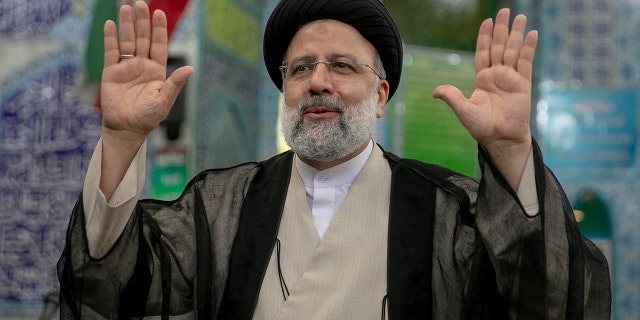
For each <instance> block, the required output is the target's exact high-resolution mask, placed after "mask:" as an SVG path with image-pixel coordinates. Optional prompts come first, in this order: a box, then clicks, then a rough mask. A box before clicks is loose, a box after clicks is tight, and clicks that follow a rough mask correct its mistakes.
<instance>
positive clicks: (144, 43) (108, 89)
mask: <svg viewBox="0 0 640 320" xmlns="http://www.w3.org/2000/svg"><path fill="white" fill-rule="evenodd" d="M134 10H135V12H134ZM119 19H120V28H119V30H117V29H116V24H115V23H114V22H113V21H107V22H106V23H105V25H104V48H105V52H104V69H103V73H102V83H101V88H100V91H101V97H100V99H101V107H102V142H103V146H102V174H101V179H100V189H101V190H102V192H103V193H104V195H105V197H106V198H107V199H109V198H110V197H111V195H112V193H113V191H114V190H115V189H116V187H117V186H118V184H119V183H120V181H121V180H122V177H123V176H124V174H125V173H126V170H127V168H128V167H129V164H130V163H131V161H132V160H133V158H134V156H135V154H136V152H137V151H138V149H139V148H140V146H141V145H142V143H143V142H144V140H145V139H146V137H147V135H148V134H149V132H151V130H153V129H154V128H155V127H157V126H158V125H159V124H160V122H161V121H162V120H163V119H164V118H165V116H166V115H167V113H169V111H170V110H171V107H172V106H173V103H174V102H175V100H176V97H177V96H178V94H179V93H180V90H182V88H183V87H184V85H185V83H186V81H187V79H188V78H189V77H190V76H191V75H192V74H193V72H194V70H193V68H192V67H189V66H187V67H182V68H179V69H177V70H176V71H174V72H173V73H172V74H171V75H170V76H169V77H168V78H167V77H166V68H167V58H168V51H169V49H168V37H167V18H166V16H165V14H164V12H162V11H159V10H158V11H156V12H154V13H153V15H152V16H151V15H150V13H149V7H148V6H147V4H146V3H145V2H144V1H137V2H136V3H135V5H134V7H133V8H132V7H131V6H129V5H124V6H122V7H121V8H120V13H119ZM123 55H124V56H123ZM127 55H134V56H133V57H132V58H127ZM123 57H124V58H123Z"/></svg>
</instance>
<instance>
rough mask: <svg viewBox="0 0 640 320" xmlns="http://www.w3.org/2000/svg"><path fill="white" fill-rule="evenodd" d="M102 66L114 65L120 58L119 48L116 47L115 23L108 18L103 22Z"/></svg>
mask: <svg viewBox="0 0 640 320" xmlns="http://www.w3.org/2000/svg"><path fill="white" fill-rule="evenodd" d="M103 32H104V67H105V68H106V67H108V66H110V65H114V64H116V63H118V61H119V60H120V48H119V47H118V36H117V33H118V31H117V28H116V23H115V22H113V21H111V20H109V21H107V22H105V24H104V28H103Z"/></svg>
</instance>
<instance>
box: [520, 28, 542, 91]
mask: <svg viewBox="0 0 640 320" xmlns="http://www.w3.org/2000/svg"><path fill="white" fill-rule="evenodd" d="M537 45H538V31H536V30H532V31H529V33H527V37H526V38H525V39H524V46H523V47H522V52H521V53H520V58H519V59H518V65H517V67H516V69H517V70H518V73H519V74H521V75H522V76H523V77H525V78H527V79H529V80H531V74H532V72H533V57H534V55H535V53H536V46H537Z"/></svg>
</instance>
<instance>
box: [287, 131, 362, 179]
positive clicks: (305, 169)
mask: <svg viewBox="0 0 640 320" xmlns="http://www.w3.org/2000/svg"><path fill="white" fill-rule="evenodd" d="M372 150H373V141H372V140H369V144H367V147H366V148H365V149H364V150H362V152H360V153H359V154H358V155H357V156H355V157H353V158H352V159H350V160H348V161H346V162H344V163H341V164H339V165H337V166H334V167H331V168H329V169H325V170H318V169H316V168H314V167H312V166H310V165H308V164H306V163H304V162H302V160H300V158H299V157H298V156H297V155H296V157H295V161H296V167H297V168H298V173H299V174H300V177H301V178H302V182H303V183H304V185H305V187H323V188H324V187H327V188H329V187H337V186H340V185H343V184H346V183H352V182H353V180H355V179H356V176H357V175H358V173H360V170H362V168H363V167H364V164H365V163H366V162H367V159H369V156H370V155H371V151H372Z"/></svg>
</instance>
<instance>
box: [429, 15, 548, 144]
mask: <svg viewBox="0 0 640 320" xmlns="http://www.w3.org/2000/svg"><path fill="white" fill-rule="evenodd" d="M508 22H509V12H508V11H507V10H501V12H499V13H498V16H497V18H496V23H495V26H494V25H493V23H492V22H491V20H486V21H485V22H484V23H483V24H482V26H481V27H480V32H479V34H478V44H477V49H476V56H475V65H476V79H475V89H474V91H473V93H472V94H471V97H470V98H469V99H466V98H465V97H464V96H463V95H462V93H461V92H460V91H459V90H458V89H457V88H455V87H452V86H441V87H438V88H436V90H435V91H434V97H436V98H441V99H443V100H444V101H445V102H446V103H447V104H449V106H450V107H451V108H452V109H453V111H454V112H455V113H456V116H457V117H458V119H459V120H460V122H461V123H462V125H463V126H464V127H465V128H466V129H467V130H468V131H469V133H470V134H471V136H472V137H473V138H474V139H475V140H476V141H478V143H480V144H482V145H483V146H485V147H490V146H491V145H494V144H501V145H504V144H505V143H507V144H508V143H512V144H520V143H529V142H530V139H531V133H530V130H529V115H530V109H531V70H532V62H533V54H534V51H535V47H536V43H537V33H535V32H531V33H529V34H528V35H527V37H526V39H525V38H524V26H525V22H526V20H525V17H524V16H518V17H516V18H515V19H514V23H513V27H512V31H511V33H509V30H508ZM523 40H524V45H523Z"/></svg>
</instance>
